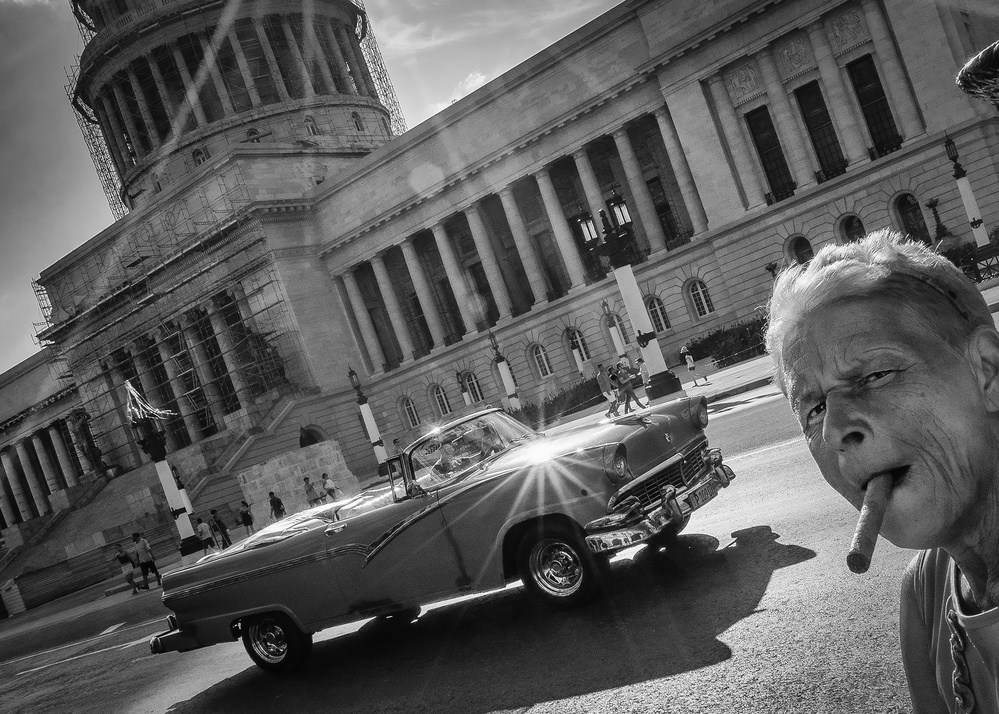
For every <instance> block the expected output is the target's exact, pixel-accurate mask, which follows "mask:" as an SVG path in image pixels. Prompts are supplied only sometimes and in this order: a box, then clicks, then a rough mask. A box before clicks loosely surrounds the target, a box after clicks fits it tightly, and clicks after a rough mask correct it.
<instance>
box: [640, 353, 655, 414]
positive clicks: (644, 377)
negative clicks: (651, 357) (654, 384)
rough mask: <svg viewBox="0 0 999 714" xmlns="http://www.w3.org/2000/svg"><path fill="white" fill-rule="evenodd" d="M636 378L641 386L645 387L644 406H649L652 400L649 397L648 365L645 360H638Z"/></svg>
mask: <svg viewBox="0 0 999 714" xmlns="http://www.w3.org/2000/svg"><path fill="white" fill-rule="evenodd" d="M638 376H639V377H641V379H642V386H643V387H645V406H651V404H652V398H651V397H649V365H647V364H645V360H644V359H642V358H641V357H639V358H638Z"/></svg>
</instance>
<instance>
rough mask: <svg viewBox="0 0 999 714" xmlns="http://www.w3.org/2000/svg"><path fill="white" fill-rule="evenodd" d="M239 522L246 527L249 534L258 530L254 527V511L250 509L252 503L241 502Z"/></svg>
mask: <svg viewBox="0 0 999 714" xmlns="http://www.w3.org/2000/svg"><path fill="white" fill-rule="evenodd" d="M239 523H240V524H241V525H242V526H243V528H245V529H246V535H247V536H250V535H252V534H253V533H255V532H256V529H255V528H254V527H253V513H252V511H250V504H249V503H247V502H246V501H240V502H239Z"/></svg>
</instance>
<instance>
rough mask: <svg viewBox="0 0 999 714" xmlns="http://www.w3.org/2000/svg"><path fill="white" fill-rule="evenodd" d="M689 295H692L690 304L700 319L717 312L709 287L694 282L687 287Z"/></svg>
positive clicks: (699, 282) (697, 281) (696, 281)
mask: <svg viewBox="0 0 999 714" xmlns="http://www.w3.org/2000/svg"><path fill="white" fill-rule="evenodd" d="M687 294H688V295H690V302H691V304H692V305H693V306H694V311H695V312H696V313H697V316H698V317H704V316H706V315H710V314H711V313H712V312H714V311H715V306H714V303H712V302H711V295H709V294H708V286H707V285H705V284H704V283H703V282H702V281H700V280H692V281H691V282H690V285H689V286H688V287H687Z"/></svg>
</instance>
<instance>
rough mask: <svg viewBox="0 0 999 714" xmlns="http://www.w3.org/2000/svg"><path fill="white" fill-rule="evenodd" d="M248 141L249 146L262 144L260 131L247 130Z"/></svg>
mask: <svg viewBox="0 0 999 714" xmlns="http://www.w3.org/2000/svg"><path fill="white" fill-rule="evenodd" d="M246 141H247V143H248V144H259V143H260V131H259V130H257V129H247V130H246Z"/></svg>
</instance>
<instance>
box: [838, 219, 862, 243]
mask: <svg viewBox="0 0 999 714" xmlns="http://www.w3.org/2000/svg"><path fill="white" fill-rule="evenodd" d="M839 233H840V236H842V238H843V242H844V243H853V242H854V241H858V240H860V239H861V238H863V237H864V236H865V235H867V231H866V230H865V229H864V222H863V221H862V220H860V219H859V218H858V217H857V216H847V217H846V218H844V219H843V222H842V223H840V224H839Z"/></svg>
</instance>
